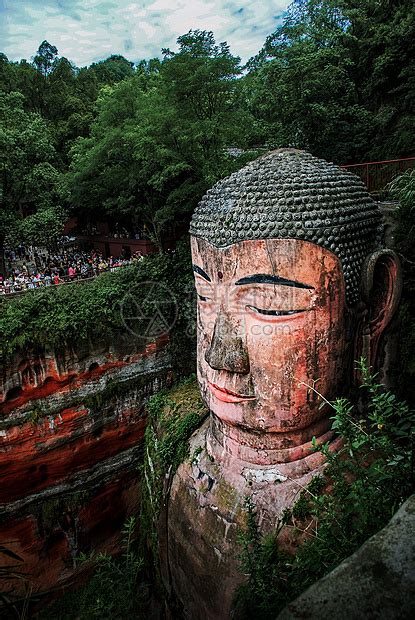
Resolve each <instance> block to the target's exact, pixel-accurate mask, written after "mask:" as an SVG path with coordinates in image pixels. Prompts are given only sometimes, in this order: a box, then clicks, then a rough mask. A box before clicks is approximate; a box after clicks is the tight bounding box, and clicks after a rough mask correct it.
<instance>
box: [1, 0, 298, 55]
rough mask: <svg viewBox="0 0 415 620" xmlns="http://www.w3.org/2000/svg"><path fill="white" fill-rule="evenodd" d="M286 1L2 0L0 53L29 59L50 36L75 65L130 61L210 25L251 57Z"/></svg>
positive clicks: (234, 50)
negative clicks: (117, 57) (118, 57)
mask: <svg viewBox="0 0 415 620" xmlns="http://www.w3.org/2000/svg"><path fill="white" fill-rule="evenodd" d="M288 4H289V2H288V0H256V1H255V3H254V2H249V0H239V1H237V0H191V1H189V0H141V2H138V1H137V2H124V1H123V0H0V40H1V41H2V48H1V51H2V52H4V53H5V54H6V55H7V56H8V57H9V58H10V59H11V60H18V59H20V58H27V59H29V58H31V57H32V56H33V55H34V54H35V52H36V50H37V48H38V46H39V44H40V43H41V42H42V41H43V40H44V39H47V40H48V41H49V42H50V43H52V44H53V45H56V47H57V48H58V50H59V54H60V55H61V56H66V57H67V58H69V59H70V60H72V61H73V62H74V63H75V64H77V65H78V66H84V65H87V64H90V63H91V62H93V61H96V60H98V59H102V58H106V57H107V56H108V55H109V54H110V53H113V54H123V55H125V56H126V57H127V58H128V59H130V60H134V61H137V60H140V59H142V58H151V57H152V56H155V55H160V50H161V48H162V47H170V48H172V49H175V44H176V39H177V37H178V36H180V35H182V34H185V33H186V32H188V31H189V30H190V29H193V30H194V29H197V28H198V29H200V30H212V31H213V32H214V35H215V38H216V41H217V42H222V41H227V42H228V43H229V45H230V48H231V52H232V53H233V54H236V55H238V56H241V58H242V60H244V61H245V60H247V59H248V58H250V57H251V56H253V55H254V54H256V53H257V52H258V51H259V49H260V48H261V46H262V44H263V43H264V41H265V38H266V37H267V35H268V34H270V33H271V32H273V31H274V30H275V28H276V27H277V25H278V23H279V17H280V16H281V13H282V12H283V11H284V10H285V9H286V7H287V6H288Z"/></svg>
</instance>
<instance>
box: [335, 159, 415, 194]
mask: <svg viewBox="0 0 415 620" xmlns="http://www.w3.org/2000/svg"><path fill="white" fill-rule="evenodd" d="M413 166H415V157H406V158H404V159H385V160H384V161H368V162H365V163H364V164H347V165H345V166H341V168H344V169H345V170H349V171H350V172H353V174H356V175H357V176H358V177H360V178H361V179H362V181H363V182H364V183H365V185H366V187H367V188H368V190H369V191H370V192H380V191H382V190H383V189H385V187H386V186H387V184H388V183H390V182H391V181H392V180H393V179H394V178H395V177H397V176H398V175H399V174H402V172H405V170H408V168H412V167H413Z"/></svg>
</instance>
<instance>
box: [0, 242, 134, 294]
mask: <svg viewBox="0 0 415 620" xmlns="http://www.w3.org/2000/svg"><path fill="white" fill-rule="evenodd" d="M141 258H142V255H141V254H140V253H139V252H136V253H135V254H133V255H132V256H131V257H128V258H127V257H122V256H121V257H117V258H114V257H112V256H110V257H109V258H104V257H103V255H102V253H101V252H98V251H96V250H92V251H90V252H86V251H84V250H81V249H80V248H77V247H71V248H65V249H60V250H59V251H55V252H48V251H47V250H46V249H43V248H24V247H22V246H19V247H18V248H17V249H16V250H8V251H7V252H6V264H7V265H8V275H7V277H4V278H3V276H1V275H0V295H10V294H13V293H22V292H24V291H27V290H33V289H36V288H40V287H44V286H56V285H59V284H65V283H68V282H74V281H76V280H86V279H88V278H94V277H96V276H98V275H99V274H101V273H103V272H104V271H114V270H116V269H118V268H119V267H124V266H125V265H130V264H132V263H133V262H136V261H137V260H140V259H141Z"/></svg>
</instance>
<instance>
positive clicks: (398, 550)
mask: <svg viewBox="0 0 415 620" xmlns="http://www.w3.org/2000/svg"><path fill="white" fill-rule="evenodd" d="M414 617H415V495H413V496H412V497H411V498H409V499H408V500H407V501H406V502H405V504H404V505H403V506H402V507H401V508H400V510H399V511H398V512H397V513H396V515H395V516H394V517H393V519H392V520H391V521H390V523H389V524H388V525H387V526H386V527H385V528H384V529H383V530H381V531H380V532H379V533H378V534H375V536H373V537H372V538H371V539H370V540H368V541H367V542H366V543H365V544H364V545H363V546H362V547H361V548H360V549H359V550H358V551H356V553H354V554H353V555H352V556H350V557H349V558H347V559H346V560H344V562H342V563H341V564H340V565H339V566H338V567H337V568H336V569H334V571H332V572H331V573H329V574H328V575H327V576H326V577H324V578H323V579H320V581H318V582H317V583H315V584H314V585H313V586H311V587H310V588H308V590H306V591H305V592H304V593H303V594H302V595H301V596H300V597H299V598H297V599H296V600H295V601H293V602H292V603H290V604H289V605H288V606H287V607H286V608H285V609H284V610H283V611H282V612H281V613H280V615H279V616H278V620H300V619H301V620H326V619H327V620H329V619H330V620H332V619H333V618H336V620H409V618H414Z"/></svg>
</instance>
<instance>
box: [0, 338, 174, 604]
mask: <svg viewBox="0 0 415 620" xmlns="http://www.w3.org/2000/svg"><path fill="white" fill-rule="evenodd" d="M166 343H167V339H166V338H159V339H158V340H157V341H156V342H153V343H150V344H147V346H145V347H143V348H142V349H141V350H138V347H137V342H136V341H135V342H134V341H133V339H132V338H131V337H129V338H127V337H125V336H124V335H120V336H119V337H118V338H117V339H113V340H112V341H111V342H102V343H100V344H99V345H97V344H93V345H92V344H91V345H90V346H83V347H74V348H73V349H71V350H69V349H66V350H63V351H47V350H45V351H43V352H38V353H36V354H35V353H34V352H30V353H29V352H26V353H23V352H22V353H21V354H19V355H16V356H15V357H14V358H13V359H12V360H9V361H8V362H7V363H5V362H3V363H2V365H1V367H0V479H1V485H0V542H1V543H2V544H5V545H6V546H7V547H8V548H9V549H10V550H12V551H13V552H15V553H17V554H18V555H19V556H20V557H21V558H22V559H23V562H22V565H21V567H20V570H21V571H22V572H24V573H25V574H26V579H27V580H26V582H24V581H17V582H16V583H14V584H12V587H13V588H14V590H15V592H16V593H19V592H20V593H21V592H23V590H24V588H25V587H26V586H27V585H29V586H31V587H32V588H33V591H34V592H44V591H47V590H49V589H51V588H55V587H57V586H59V585H61V584H64V583H67V582H68V580H72V579H73V578H74V577H76V575H77V569H76V562H75V560H76V558H77V556H78V555H79V553H80V552H85V553H89V552H91V551H96V552H97V551H107V552H112V551H114V550H116V548H117V544H118V535H119V531H120V529H121V526H122V524H123V523H124V522H125V520H126V518H127V517H128V516H129V515H130V514H132V513H136V512H137V506H138V502H139V481H138V471H137V465H138V463H139V459H140V455H141V450H142V440H143V435H144V429H145V416H144V404H145V402H146V400H147V398H148V397H149V396H150V395H151V394H153V393H154V392H156V391H158V390H159V389H160V388H161V387H163V386H164V385H165V384H166V383H168V382H169V380H170V370H169V362H168V358H167V354H166V351H165V345H166ZM0 562H2V564H3V565H4V564H7V563H8V562H9V563H10V564H15V561H14V560H12V559H10V560H8V559H7V558H5V557H4V556H1V557H0ZM0 589H1V590H7V589H10V584H5V583H4V584H1V583H0Z"/></svg>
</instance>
